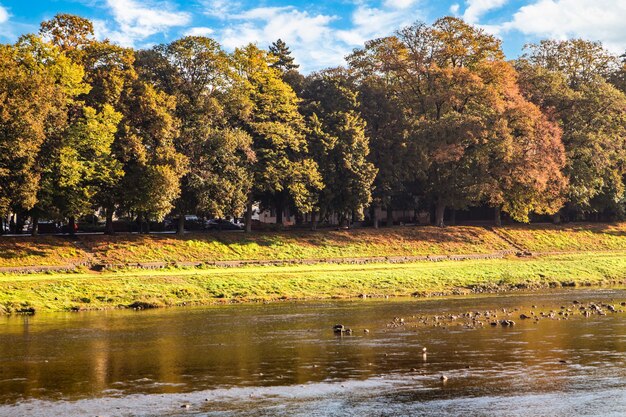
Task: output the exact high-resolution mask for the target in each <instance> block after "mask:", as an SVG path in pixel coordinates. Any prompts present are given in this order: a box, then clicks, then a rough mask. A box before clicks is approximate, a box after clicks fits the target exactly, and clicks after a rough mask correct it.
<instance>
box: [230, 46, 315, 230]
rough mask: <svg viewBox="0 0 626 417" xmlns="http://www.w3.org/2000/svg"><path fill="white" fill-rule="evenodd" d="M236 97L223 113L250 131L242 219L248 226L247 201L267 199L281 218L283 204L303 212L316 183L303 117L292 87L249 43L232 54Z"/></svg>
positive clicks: (310, 203) (312, 200)
mask: <svg viewBox="0 0 626 417" xmlns="http://www.w3.org/2000/svg"><path fill="white" fill-rule="evenodd" d="M232 60H233V61H232V62H233V67H234V70H235V74H236V75H237V86H236V91H234V92H233V97H235V96H236V97H239V98H238V99H237V100H235V101H234V102H230V103H228V106H229V107H230V108H229V114H231V115H233V116H231V117H232V119H233V123H235V127H239V128H241V129H243V130H244V131H246V132H247V133H248V134H249V135H250V136H251V137H252V148H253V150H254V152H255V154H256V161H255V162H254V163H253V164H252V166H251V172H252V173H253V174H252V175H253V179H254V180H253V188H252V191H251V194H250V197H249V200H248V210H247V221H246V226H247V227H248V229H249V228H250V226H251V209H252V202H253V201H255V200H256V201H258V200H262V199H269V200H271V201H272V202H273V204H274V206H275V207H276V212H277V223H282V213H283V209H284V208H285V206H286V205H287V204H293V205H294V207H295V208H296V209H297V210H299V211H300V212H302V213H309V212H311V210H312V209H313V207H314V205H315V203H316V201H315V196H316V192H317V191H318V190H320V189H321V188H322V181H321V176H320V174H319V171H318V168H317V164H316V163H315V161H313V160H312V159H311V158H310V157H309V156H308V149H307V143H306V137H305V135H304V130H305V126H304V119H303V117H302V115H301V114H300V113H299V112H298V99H297V97H296V95H295V93H294V91H293V90H292V89H291V88H290V87H289V86H288V85H287V84H286V83H285V82H284V81H283V80H282V79H281V74H280V72H279V71H278V70H277V69H275V68H272V67H271V66H270V65H271V64H272V63H273V59H272V58H271V57H270V56H268V55H267V53H266V52H264V51H262V50H260V49H258V48H257V47H256V46H254V45H252V44H250V45H248V46H246V47H244V48H238V49H236V50H235V52H234V53H233V56H232Z"/></svg>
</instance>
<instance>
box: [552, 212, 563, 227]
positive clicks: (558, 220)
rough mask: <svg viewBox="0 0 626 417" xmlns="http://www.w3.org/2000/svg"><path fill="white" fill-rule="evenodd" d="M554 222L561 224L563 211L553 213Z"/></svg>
mask: <svg viewBox="0 0 626 417" xmlns="http://www.w3.org/2000/svg"><path fill="white" fill-rule="evenodd" d="M552 223H554V224H561V212H560V211H557V212H556V213H554V214H553V215H552Z"/></svg>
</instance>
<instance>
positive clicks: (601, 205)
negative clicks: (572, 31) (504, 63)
mask: <svg viewBox="0 0 626 417" xmlns="http://www.w3.org/2000/svg"><path fill="white" fill-rule="evenodd" d="M571 42H575V43H574V45H570V43H568V42H565V43H556V44H557V45H560V48H553V47H549V46H554V44H555V43H546V42H543V43H540V44H539V45H532V46H529V49H528V50H529V53H527V54H526V55H525V56H524V57H523V59H521V60H519V61H518V62H517V63H516V66H517V68H518V71H519V73H520V85H521V87H522V91H523V92H524V94H525V95H526V96H527V97H528V98H529V100H531V101H532V102H533V103H535V104H537V105H538V106H540V107H541V109H542V110H543V111H544V112H545V113H547V114H549V115H551V117H553V118H554V119H555V120H557V121H558V123H559V124H560V126H561V128H562V130H563V143H564V145H565V151H566V155H567V159H566V165H565V173H566V175H567V177H568V179H569V188H568V193H567V199H568V204H567V206H568V208H569V209H570V210H573V211H576V212H578V213H583V214H584V213H589V212H601V211H603V210H605V209H613V210H614V211H619V210H620V209H619V207H618V205H619V202H621V201H622V200H623V198H624V173H625V171H624V169H625V168H624V167H625V161H626V143H625V140H626V139H625V138H626V96H625V95H624V93H622V92H621V91H619V90H617V89H616V88H615V87H613V86H612V85H611V84H609V83H608V82H607V81H606V80H605V76H606V74H607V71H608V70H609V68H610V65H609V64H608V62H612V59H610V55H609V54H608V53H607V52H606V51H604V50H603V49H602V48H601V46H600V45H599V44H597V43H593V42H584V41H571ZM574 46H575V47H574ZM581 63H582V64H581Z"/></svg>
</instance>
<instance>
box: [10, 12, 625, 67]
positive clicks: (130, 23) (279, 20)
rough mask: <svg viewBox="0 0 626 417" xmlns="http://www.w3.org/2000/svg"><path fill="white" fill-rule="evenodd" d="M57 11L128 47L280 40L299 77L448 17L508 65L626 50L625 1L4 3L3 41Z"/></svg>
mask: <svg viewBox="0 0 626 417" xmlns="http://www.w3.org/2000/svg"><path fill="white" fill-rule="evenodd" d="M57 13H72V14H78V15H80V16H83V17H87V18H89V19H91V20H92V21H93V22H94V27H95V31H96V36H97V37H98V38H99V39H105V38H108V39H110V40H111V41H113V42H115V43H118V44H120V45H123V46H129V47H134V48H149V47H151V46H153V45H156V44H160V43H167V42H170V41H173V40H175V39H178V38H180V37H182V36H185V35H203V36H209V37H211V38H214V39H216V40H217V41H219V42H220V43H221V44H222V45H223V47H224V48H225V49H226V50H229V51H231V50H233V49H234V48H236V47H238V46H242V45H245V44H247V43H249V42H253V43H256V44H257V45H258V46H259V47H262V48H266V47H267V46H268V45H269V44H270V43H272V42H273V41H275V40H276V39H278V38H281V39H283V40H284V41H285V42H287V45H288V46H289V47H290V49H291V50H292V55H293V56H294V57H295V59H296V62H297V63H298V64H300V66H301V68H300V69H301V71H302V72H304V73H309V72H311V71H316V70H320V69H323V68H327V67H332V66H337V65H342V64H344V62H345V61H344V59H343V58H344V56H346V55H347V54H349V53H350V52H351V51H352V50H353V49H354V48H358V47H362V46H363V44H364V42H365V41H367V40H369V39H374V38H378V37H382V36H387V35H390V34H393V32H394V31H395V30H397V29H399V28H401V27H403V26H406V25H409V24H412V23H414V22H416V21H422V22H426V23H432V22H434V21H435V20H436V19H437V18H440V17H443V16H448V15H451V16H458V17H462V18H463V19H465V21H467V22H469V23H472V24H474V25H477V26H480V27H482V28H483V29H484V30H486V31H488V32H490V33H492V34H494V35H495V36H497V37H498V38H500V39H501V40H502V46H503V49H504V52H505V54H506V55H507V57H508V58H511V59H513V58H516V57H518V56H519V55H520V54H521V53H522V49H523V46H524V44H526V43H529V42H536V41H537V40H539V39H544V38H554V39H568V38H573V37H577V38H585V39H590V40H599V41H602V42H603V44H604V45H605V47H606V48H607V49H609V50H610V51H612V52H614V53H618V54H621V53H623V52H624V51H625V50H626V0H317V1H314V2H311V1H301V0H258V1H250V0H230V1H229V0H0V42H2V43H10V42H14V41H15V40H16V39H17V38H18V37H19V36H20V35H22V34H25V33H33V32H36V31H37V30H38V27H39V23H40V22H41V21H43V20H46V19H50V18H51V17H53V16H54V15H55V14H57Z"/></svg>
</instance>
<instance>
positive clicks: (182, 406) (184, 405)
mask: <svg viewBox="0 0 626 417" xmlns="http://www.w3.org/2000/svg"><path fill="white" fill-rule="evenodd" d="M180 408H191V406H190V405H189V404H183V405H181V406H180Z"/></svg>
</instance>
